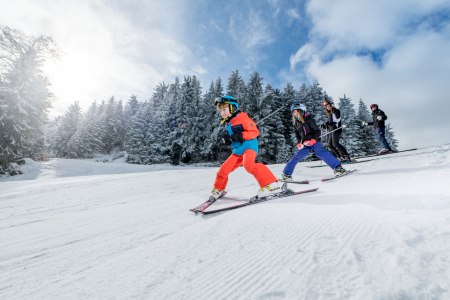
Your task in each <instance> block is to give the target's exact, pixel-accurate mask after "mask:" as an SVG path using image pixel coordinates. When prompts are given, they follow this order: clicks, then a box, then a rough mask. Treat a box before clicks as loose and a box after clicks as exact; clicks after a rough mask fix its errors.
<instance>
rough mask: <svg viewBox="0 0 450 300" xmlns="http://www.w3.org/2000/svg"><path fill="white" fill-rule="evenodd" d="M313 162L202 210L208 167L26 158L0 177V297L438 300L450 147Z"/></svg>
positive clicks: (443, 285) (443, 283)
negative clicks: (270, 193)
mask: <svg viewBox="0 0 450 300" xmlns="http://www.w3.org/2000/svg"><path fill="white" fill-rule="evenodd" d="M314 164H318V162H311V163H301V164H299V165H298V166H297V169H296V172H295V173H294V177H295V178H297V179H311V180H312V182H311V184H310V185H309V186H308V185H298V186H295V185H292V186H291V188H292V189H295V190H301V189H305V188H309V187H319V188H320V190H319V191H318V192H316V193H314V194H306V195H299V196H294V197H289V198H283V199H277V200H273V201H269V202H265V203H261V204H258V205H253V206H250V207H246V208H242V209H238V210H234V211H229V212H225V213H219V214H216V215H210V216H199V215H194V214H193V213H191V212H189V211H188V209H189V208H191V207H194V206H196V205H198V204H199V203H201V202H202V201H203V200H205V198H207V196H208V193H209V191H210V190H211V186H212V183H213V180H214V175H215V172H216V171H217V168H173V167H170V166H133V165H127V164H103V163H96V162H90V161H76V160H51V161H50V162H47V163H36V164H35V165H29V166H28V168H29V169H27V170H26V173H25V174H24V175H22V176H18V177H15V178H8V179H3V180H2V181H0V241H1V243H0V278H1V280H0V299H131V298H137V299H450V280H449V278H450V256H449V253H450V188H449V182H450V181H449V177H450V144H448V145H443V146H438V147H431V148H426V149H420V150H418V151H412V152H405V153H398V154H393V155H389V156H384V157H381V158H380V159H378V160H373V161H370V162H366V163H360V164H355V165H353V166H350V167H348V168H358V169H359V170H358V172H356V173H355V174H353V175H349V176H347V177H344V178H341V179H338V180H335V181H330V182H324V183H322V182H320V181H319V179H320V178H322V177H324V176H328V175H330V174H331V173H332V172H331V170H330V169H329V168H327V167H324V168H313V169H311V168H305V167H304V166H306V165H314ZM30 166H31V167H30ZM270 168H271V169H272V170H273V171H274V172H275V173H276V174H277V175H279V174H280V173H281V170H282V168H283V165H271V166H270ZM257 189H258V186H257V185H256V182H255V180H254V179H253V178H252V177H251V176H250V175H248V174H247V173H246V172H245V170H243V168H239V169H238V170H237V171H236V172H235V173H233V174H232V175H231V177H230V181H229V194H228V195H229V196H230V197H232V196H237V197H240V198H245V197H247V196H251V195H253V194H254V193H255V192H256V191H257ZM227 201H228V202H232V201H231V200H226V199H225V200H223V201H222V203H227ZM222 205H223V204H222Z"/></svg>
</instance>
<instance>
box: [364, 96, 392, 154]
mask: <svg viewBox="0 0 450 300" xmlns="http://www.w3.org/2000/svg"><path fill="white" fill-rule="evenodd" d="M370 110H371V111H372V122H366V121H363V122H362V125H363V126H365V125H373V129H374V130H375V136H376V137H377V140H378V143H379V144H380V146H381V147H383V149H381V151H380V152H378V154H388V153H392V152H396V151H394V150H392V148H391V146H390V145H389V143H388V142H387V140H386V137H385V132H386V127H385V125H384V121H386V120H387V116H386V114H385V113H384V111H382V110H381V109H379V108H378V104H371V105H370Z"/></svg>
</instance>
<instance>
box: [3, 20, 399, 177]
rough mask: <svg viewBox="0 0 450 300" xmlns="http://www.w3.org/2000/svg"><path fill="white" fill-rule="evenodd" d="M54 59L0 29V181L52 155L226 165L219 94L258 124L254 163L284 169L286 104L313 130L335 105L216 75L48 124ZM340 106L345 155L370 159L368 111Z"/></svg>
mask: <svg viewBox="0 0 450 300" xmlns="http://www.w3.org/2000/svg"><path fill="white" fill-rule="evenodd" d="M58 55H59V54H58V49H57V47H56V45H55V43H54V42H53V40H52V39H51V38H50V37H46V36H39V37H30V36H27V35H25V34H23V33H21V32H20V31H17V30H14V29H11V28H8V27H4V26H0V175H1V174H5V173H10V174H12V171H11V170H12V169H11V164H12V163H14V162H18V161H19V160H20V159H22V158H24V157H29V158H32V159H34V160H45V159H48V157H49V156H50V157H64V158H92V157H94V155H95V154H112V153H122V154H123V153H125V154H124V155H125V156H126V161H127V162H129V163H135V164H155V163H171V164H180V163H200V162H218V161H221V160H224V159H225V158H226V157H228V155H229V153H230V150H229V146H227V145H224V144H222V143H221V141H222V136H223V134H224V128H223V126H220V123H219V121H220V117H219V115H218V113H217V112H216V108H215V107H214V99H215V98H216V97H219V96H222V95H225V94H226V95H231V96H234V97H236V98H237V99H238V100H239V103H240V108H241V109H242V110H243V111H245V112H247V113H248V114H249V115H250V116H251V117H252V118H253V119H254V120H255V121H256V122H258V121H259V120H262V121H261V122H260V124H258V127H259V130H260V136H259V144H260V146H261V147H260V152H259V159H260V160H261V161H263V162H265V163H283V162H286V161H287V160H288V159H289V158H290V157H291V155H292V154H293V153H294V152H295V147H294V145H295V140H294V139H295V138H294V134H293V132H292V125H291V113H290V110H289V106H290V104H291V102H292V101H293V100H301V101H303V103H304V104H305V105H306V106H307V108H308V111H309V112H310V113H312V114H313V115H314V116H315V118H316V120H317V121H318V123H319V124H320V123H323V122H324V121H325V113H324V112H323V108H322V106H321V105H322V102H323V100H325V99H327V100H329V101H331V102H333V101H332V99H331V97H329V96H328V95H327V94H326V92H325V91H324V90H323V89H322V87H320V85H319V84H318V83H314V84H308V85H307V84H305V83H303V84H301V86H300V87H299V88H298V90H297V89H295V88H294V86H293V85H292V84H291V83H288V84H287V85H286V86H285V87H284V89H283V90H282V91H281V90H280V89H276V88H273V87H272V85H271V84H270V83H266V84H264V83H263V78H262V77H261V76H260V75H259V73H258V72H253V73H252V74H251V76H250V78H249V80H248V82H245V81H244V80H243V79H242V77H241V76H240V74H239V71H238V70H235V71H233V72H232V73H231V74H230V76H229V77H228V81H227V83H226V86H225V85H224V83H223V82H222V79H221V78H220V77H219V78H217V79H216V80H215V81H212V82H211V83H210V85H209V87H208V88H207V89H206V91H205V92H203V91H202V87H201V83H200V80H199V79H198V78H197V77H196V76H195V75H193V76H190V75H188V76H184V79H183V81H182V82H180V80H179V78H175V80H174V82H173V83H170V84H166V83H164V82H163V83H159V84H158V85H157V86H156V87H155V88H154V92H153V94H152V95H151V96H150V98H149V99H144V100H138V98H137V96H135V95H132V96H131V97H130V99H128V101H127V102H126V103H123V102H122V101H121V100H117V99H115V98H114V97H111V98H109V99H108V100H106V101H102V102H100V103H98V102H93V103H92V104H91V106H90V107H89V108H88V109H87V111H86V112H82V110H81V108H80V106H79V103H78V102H74V103H73V104H71V105H70V106H69V107H68V109H67V111H66V113H65V114H64V115H62V116H59V117H57V118H56V119H55V120H53V121H50V122H49V121H48V110H49V108H50V107H51V102H52V101H53V100H54V99H53V95H52V94H51V93H50V91H49V85H50V83H49V81H48V79H47V77H46V76H45V73H44V72H43V71H42V66H43V63H44V62H45V61H46V60H48V59H53V58H57V57H58ZM338 106H339V108H340V109H341V111H342V114H343V123H344V124H346V125H347V127H346V128H345V130H344V133H343V137H342V141H343V144H344V145H345V146H346V147H347V149H348V150H349V152H350V153H351V154H352V155H354V156H359V155H364V154H371V153H373V152H376V149H377V148H378V144H377V143H376V141H375V137H374V135H373V133H372V132H371V131H370V129H368V128H364V127H362V126H361V122H360V121H361V120H365V121H368V120H370V111H369V110H368V108H367V105H366V104H365V103H364V102H363V101H362V100H360V101H359V105H358V109H357V110H355V108H354V106H353V104H352V102H351V99H350V98H347V97H346V96H345V95H344V96H343V97H342V98H339V103H338ZM280 108H281V109H280ZM278 109H279V110H278ZM277 110H278V111H277ZM275 111H277V112H275ZM273 112H275V113H273ZM271 113H273V114H272V115H271V116H270V117H269V118H266V119H264V120H263V118H265V117H266V116H268V115H269V114H271ZM386 134H387V138H388V140H389V141H390V143H391V144H392V145H393V146H394V147H396V146H397V144H398V141H397V140H396V139H395V137H394V132H393V130H392V128H391V127H390V126H389V125H388V128H387V133H386ZM118 155H120V154H118Z"/></svg>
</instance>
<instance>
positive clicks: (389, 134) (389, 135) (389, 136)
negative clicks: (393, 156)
mask: <svg viewBox="0 0 450 300" xmlns="http://www.w3.org/2000/svg"><path fill="white" fill-rule="evenodd" d="M385 135H386V140H387V141H388V143H389V145H390V146H391V148H392V149H395V150H396V149H397V148H398V140H397V139H396V138H395V133H394V130H393V129H392V127H391V124H390V123H388V124H386V134H385Z"/></svg>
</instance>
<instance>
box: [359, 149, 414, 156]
mask: <svg viewBox="0 0 450 300" xmlns="http://www.w3.org/2000/svg"><path fill="white" fill-rule="evenodd" d="M415 150H417V148H411V149H406V150H400V151H388V152H384V153H376V154H369V155H366V156H360V157H355V158H366V157H374V156H383V155H388V154H395V153H401V152H408V151H415Z"/></svg>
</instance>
